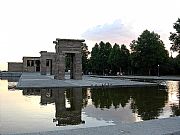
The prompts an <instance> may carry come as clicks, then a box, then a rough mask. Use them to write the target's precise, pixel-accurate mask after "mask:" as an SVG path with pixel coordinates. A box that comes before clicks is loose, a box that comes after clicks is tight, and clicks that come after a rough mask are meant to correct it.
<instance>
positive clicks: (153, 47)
mask: <svg viewBox="0 0 180 135" xmlns="http://www.w3.org/2000/svg"><path fill="white" fill-rule="evenodd" d="M130 47H131V50H132V53H133V54H132V56H133V57H132V58H133V64H134V65H135V67H136V68H138V69H139V70H140V71H141V73H143V74H149V75H151V71H154V73H155V72H156V73H157V66H158V65H160V67H161V66H162V65H163V64H164V63H165V62H166V60H167V58H168V51H167V50H165V47H164V44H163V42H162V40H160V36H159V35H158V34H156V33H154V32H150V31H148V30H145V31H143V33H142V34H141V35H140V36H139V37H138V39H137V41H133V42H132V43H131V44H130Z"/></svg>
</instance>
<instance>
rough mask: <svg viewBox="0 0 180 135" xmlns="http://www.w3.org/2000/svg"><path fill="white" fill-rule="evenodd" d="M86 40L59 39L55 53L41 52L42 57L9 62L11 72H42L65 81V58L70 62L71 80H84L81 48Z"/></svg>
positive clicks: (55, 42)
mask: <svg viewBox="0 0 180 135" xmlns="http://www.w3.org/2000/svg"><path fill="white" fill-rule="evenodd" d="M84 41H85V40H79V39H59V38H57V39H56V40H55V41H53V43H54V44H55V52H47V51H41V52H40V57H23V62H8V71H9V72H40V73H41V75H46V74H50V75H54V78H55V79H58V80H63V79H65V66H66V64H65V58H66V57H69V61H70V79H75V80H81V79H82V54H81V46H82V44H83V42H84Z"/></svg>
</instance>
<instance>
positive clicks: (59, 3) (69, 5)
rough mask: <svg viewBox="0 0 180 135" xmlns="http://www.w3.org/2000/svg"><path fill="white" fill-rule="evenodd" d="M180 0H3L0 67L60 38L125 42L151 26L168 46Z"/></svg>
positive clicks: (0, 7)
mask: <svg viewBox="0 0 180 135" xmlns="http://www.w3.org/2000/svg"><path fill="white" fill-rule="evenodd" d="M179 5H180V1H179V0H0V70H3V69H6V64H5V63H6V62H8V61H10V62H15V61H22V57H23V56H39V52H40V51H41V50H47V51H54V45H53V43H52V42H53V40H55V39H56V38H74V39H85V40H86V43H87V45H88V46H89V50H91V48H92V46H94V44H95V43H96V42H98V43H99V42H100V41H101V40H103V41H105V42H107V41H109V42H111V43H112V44H114V43H115V42H116V43H118V44H126V45H129V43H130V42H131V41H132V40H134V39H137V37H138V36H139V35H140V34H141V33H142V31H144V30H145V29H148V30H150V31H155V32H157V33H158V34H159V35H160V36H161V39H162V40H163V41H164V43H165V45H166V47H167V49H168V48H169V47H170V42H169V40H168V37H169V33H170V32H171V31H174V30H173V23H174V22H176V21H177V19H178V17H180V11H179Z"/></svg>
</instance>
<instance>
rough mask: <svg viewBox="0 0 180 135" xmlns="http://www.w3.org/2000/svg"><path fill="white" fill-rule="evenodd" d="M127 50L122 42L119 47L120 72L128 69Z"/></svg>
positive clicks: (128, 54)
mask: <svg viewBox="0 0 180 135" xmlns="http://www.w3.org/2000/svg"><path fill="white" fill-rule="evenodd" d="M129 56H130V53H129V50H128V49H127V48H126V46H125V45H124V44H123V45H121V49H120V70H121V71H120V72H127V71H128V69H129Z"/></svg>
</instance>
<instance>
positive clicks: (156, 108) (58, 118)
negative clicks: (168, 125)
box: [23, 81, 180, 126]
mask: <svg viewBox="0 0 180 135" xmlns="http://www.w3.org/2000/svg"><path fill="white" fill-rule="evenodd" d="M23 95H39V96H41V98H40V104H41V105H47V104H51V103H54V104H55V109H56V112H55V118H54V119H53V121H54V122H57V126H62V125H78V124H82V123H85V122H84V121H83V120H82V116H81V115H82V110H83V109H85V108H88V107H90V106H94V107H95V108H100V109H101V110H103V109H105V108H106V109H110V110H112V109H114V112H113V113H115V112H116V111H120V110H121V109H124V110H125V111H127V112H128V109H127V108H130V110H129V111H131V113H132V114H135V115H136V117H138V119H139V120H138V121H141V120H151V119H158V118H161V117H167V115H168V116H169V117H171V116H179V115H180V113H179V111H180V100H179V82H175V81H172V82H170V81H169V82H168V83H167V90H166V89H161V90H160V89H158V88H157V87H142V88H138V87H137V88H88V89H87V88H84V89H82V88H54V89H52V88H50V89H28V90H27V89H26V90H23ZM96 113H97V112H96ZM100 113H103V112H100ZM86 114H87V115H91V114H89V112H86ZM118 115H119V116H120V115H123V114H121V113H120V112H119V114H118ZM94 117H96V116H94ZM103 117H104V116H103ZM123 117H124V118H123ZM123 117H122V118H121V119H122V120H124V119H125V117H132V116H131V115H129V116H125V115H123ZM97 119H99V118H98V117H97ZM104 119H106V117H104ZM132 121H133V120H132Z"/></svg>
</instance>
